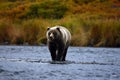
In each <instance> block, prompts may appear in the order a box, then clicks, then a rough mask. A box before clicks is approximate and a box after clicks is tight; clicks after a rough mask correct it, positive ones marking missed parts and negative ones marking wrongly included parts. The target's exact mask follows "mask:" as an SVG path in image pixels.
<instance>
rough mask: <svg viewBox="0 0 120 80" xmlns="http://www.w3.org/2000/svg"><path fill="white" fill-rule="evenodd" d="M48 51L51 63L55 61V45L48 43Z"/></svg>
mask: <svg viewBox="0 0 120 80" xmlns="http://www.w3.org/2000/svg"><path fill="white" fill-rule="evenodd" d="M49 51H50V53H51V58H52V60H53V61H55V60H56V45H55V44H53V43H49Z"/></svg>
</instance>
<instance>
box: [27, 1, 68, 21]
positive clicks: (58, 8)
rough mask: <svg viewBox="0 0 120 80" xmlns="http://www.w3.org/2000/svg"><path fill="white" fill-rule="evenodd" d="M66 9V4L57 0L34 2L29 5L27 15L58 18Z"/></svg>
mask: <svg viewBox="0 0 120 80" xmlns="http://www.w3.org/2000/svg"><path fill="white" fill-rule="evenodd" d="M66 11H67V6H66V5H64V4H63V3H62V2H61V1H59V0H57V1H56V0H50V1H49V0H48V1H44V2H42V3H34V4H32V5H31V6H30V7H29V11H28V12H27V15H28V16H29V17H42V18H54V19H60V18H62V17H63V16H64V14H65V12H66Z"/></svg>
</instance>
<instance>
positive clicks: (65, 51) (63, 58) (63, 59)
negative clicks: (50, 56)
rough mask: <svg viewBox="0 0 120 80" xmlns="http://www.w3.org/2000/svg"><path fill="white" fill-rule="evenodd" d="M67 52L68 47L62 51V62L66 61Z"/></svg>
mask: <svg viewBox="0 0 120 80" xmlns="http://www.w3.org/2000/svg"><path fill="white" fill-rule="evenodd" d="M67 50H68V47H67V48H65V50H64V53H63V57H62V61H65V60H66V55H67Z"/></svg>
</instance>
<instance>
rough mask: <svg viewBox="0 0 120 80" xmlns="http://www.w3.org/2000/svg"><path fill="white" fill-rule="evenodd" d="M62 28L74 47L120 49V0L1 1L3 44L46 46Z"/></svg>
mask: <svg viewBox="0 0 120 80" xmlns="http://www.w3.org/2000/svg"><path fill="white" fill-rule="evenodd" d="M56 25H61V26H64V27H66V28H67V29H69V30H70V32H71V34H72V40H71V46H92V47H120V0H62V1H61V0H1V1H0V45H3V44H4V45H43V44H46V29H47V27H52V26H56Z"/></svg>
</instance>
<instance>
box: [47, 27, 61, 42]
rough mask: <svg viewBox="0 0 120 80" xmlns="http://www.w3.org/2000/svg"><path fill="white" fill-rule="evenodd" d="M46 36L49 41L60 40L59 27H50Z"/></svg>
mask: <svg viewBox="0 0 120 80" xmlns="http://www.w3.org/2000/svg"><path fill="white" fill-rule="evenodd" d="M46 36H47V39H48V40H49V41H55V40H59V39H60V36H61V32H60V28H59V27H52V28H49V27H48V28H47V34H46Z"/></svg>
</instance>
